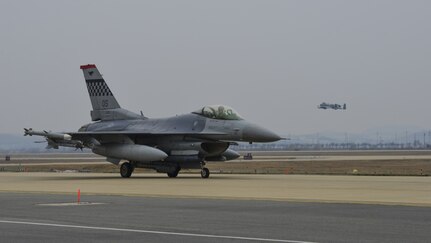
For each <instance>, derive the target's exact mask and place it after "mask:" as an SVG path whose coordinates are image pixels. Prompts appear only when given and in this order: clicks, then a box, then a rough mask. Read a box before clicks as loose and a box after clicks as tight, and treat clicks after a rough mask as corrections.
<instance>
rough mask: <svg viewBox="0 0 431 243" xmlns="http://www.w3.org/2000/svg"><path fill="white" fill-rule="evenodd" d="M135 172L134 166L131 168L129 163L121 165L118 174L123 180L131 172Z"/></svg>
mask: <svg viewBox="0 0 431 243" xmlns="http://www.w3.org/2000/svg"><path fill="white" fill-rule="evenodd" d="M134 170H135V166H133V165H132V164H131V163H130V162H125V163H123V164H121V167H120V174H121V177H123V178H129V177H130V176H131V175H132V173H133V171H134Z"/></svg>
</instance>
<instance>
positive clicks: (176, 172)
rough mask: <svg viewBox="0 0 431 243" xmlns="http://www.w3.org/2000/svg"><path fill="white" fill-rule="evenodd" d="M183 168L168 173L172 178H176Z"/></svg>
mask: <svg viewBox="0 0 431 243" xmlns="http://www.w3.org/2000/svg"><path fill="white" fill-rule="evenodd" d="M180 170H181V168H179V167H177V168H176V169H175V170H173V171H170V172H168V173H167V174H168V176H169V177H170V178H175V177H177V176H178V172H180Z"/></svg>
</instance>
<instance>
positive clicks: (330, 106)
mask: <svg viewBox="0 0 431 243" xmlns="http://www.w3.org/2000/svg"><path fill="white" fill-rule="evenodd" d="M317 108H318V109H324V110H326V109H333V110H345V109H346V104H344V105H343V106H341V105H339V104H329V103H325V102H323V103H322V104H320V105H318V106H317Z"/></svg>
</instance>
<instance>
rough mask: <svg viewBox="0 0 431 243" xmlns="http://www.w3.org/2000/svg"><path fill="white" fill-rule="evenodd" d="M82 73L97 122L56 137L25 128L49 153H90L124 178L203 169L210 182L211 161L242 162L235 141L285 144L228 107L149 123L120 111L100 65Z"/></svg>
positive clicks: (86, 69) (142, 118) (151, 119)
mask: <svg viewBox="0 0 431 243" xmlns="http://www.w3.org/2000/svg"><path fill="white" fill-rule="evenodd" d="M81 69H82V71H83V72H84V77H85V82H86V84H87V88H88V93H89V95H90V100H91V104H92V106H93V110H92V111H91V119H92V121H93V123H90V124H87V125H83V126H82V127H81V128H80V129H79V130H78V132H67V133H54V132H48V131H34V130H33V129H31V128H30V129H24V130H25V131H24V135H25V136H27V135H29V136H32V135H37V136H44V137H45V138H46V140H47V142H48V148H58V147H59V146H65V147H75V148H79V149H82V148H89V149H91V150H92V151H93V153H95V154H98V155H102V156H105V157H106V160H107V161H109V162H111V163H113V164H115V165H120V174H121V176H122V177H125V178H127V177H130V176H131V175H132V173H133V170H134V169H135V168H150V169H154V170H156V171H157V172H159V173H167V175H168V176H169V177H176V176H177V175H178V172H179V171H180V170H181V169H201V176H202V178H208V177H209V175H210V172H209V170H208V168H206V167H205V162H206V161H227V160H233V159H236V158H238V157H239V154H238V153H237V152H235V151H234V150H232V149H229V146H230V145H232V144H235V142H249V143H252V142H274V141H278V140H280V139H281V138H280V137H279V136H278V135H277V134H275V133H273V132H271V131H269V130H267V129H265V128H262V127H260V126H258V125H255V124H253V123H250V122H248V121H246V120H244V119H243V118H242V117H241V116H240V115H239V114H238V113H237V112H236V111H235V110H234V109H232V108H230V107H228V106H224V105H211V106H205V107H202V108H200V109H199V110H196V111H195V112H192V113H190V114H185V115H179V116H173V117H169V118H147V117H145V116H144V115H143V114H142V112H141V114H136V113H133V112H131V111H128V110H126V109H123V108H121V107H120V105H119V104H118V102H117V100H116V99H115V97H114V95H113V94H112V92H111V90H110V89H109V87H108V85H107V84H106V83H105V80H104V79H103V77H102V75H101V74H100V73H99V71H98V69H97V68H96V65H94V64H88V65H83V66H81ZM122 161H125V162H123V163H120V162H122Z"/></svg>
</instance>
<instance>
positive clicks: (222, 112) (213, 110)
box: [193, 105, 243, 120]
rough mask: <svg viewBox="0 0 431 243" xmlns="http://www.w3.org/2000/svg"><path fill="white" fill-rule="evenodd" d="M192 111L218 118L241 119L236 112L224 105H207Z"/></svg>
mask: <svg viewBox="0 0 431 243" xmlns="http://www.w3.org/2000/svg"><path fill="white" fill-rule="evenodd" d="M193 113H195V114H198V115H202V116H205V117H208V118H212V119H219V120H243V118H242V117H241V116H240V115H239V114H238V112H236V111H235V110H234V109H233V108H231V107H229V106H225V105H208V106H205V107H203V108H202V109H199V110H197V111H195V112H193Z"/></svg>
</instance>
